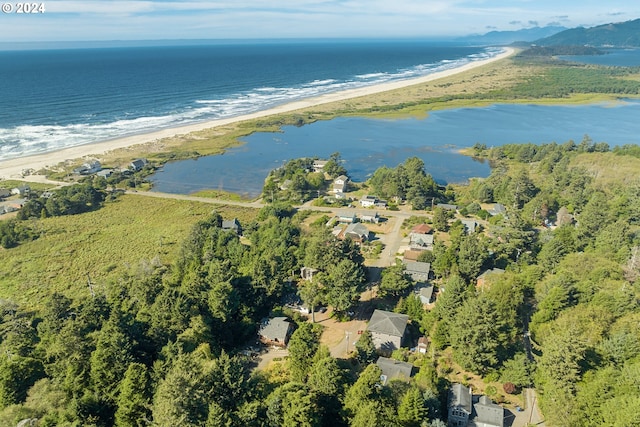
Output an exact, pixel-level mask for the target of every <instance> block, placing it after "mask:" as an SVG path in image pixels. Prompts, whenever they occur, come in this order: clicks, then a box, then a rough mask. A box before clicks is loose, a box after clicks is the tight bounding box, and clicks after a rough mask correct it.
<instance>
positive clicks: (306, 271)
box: [300, 267, 318, 281]
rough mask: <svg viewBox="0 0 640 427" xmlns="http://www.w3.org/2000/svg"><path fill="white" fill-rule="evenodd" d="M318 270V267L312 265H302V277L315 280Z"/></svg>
mask: <svg viewBox="0 0 640 427" xmlns="http://www.w3.org/2000/svg"><path fill="white" fill-rule="evenodd" d="M317 272H318V270H317V269H315V268H311V267H302V268H301V269H300V277H301V278H302V279H303V280H309V281H311V280H313V275H314V274H316V273H317Z"/></svg>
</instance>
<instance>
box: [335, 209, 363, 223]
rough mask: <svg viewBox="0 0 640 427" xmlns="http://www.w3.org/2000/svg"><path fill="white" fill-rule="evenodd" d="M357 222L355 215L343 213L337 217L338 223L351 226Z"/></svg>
mask: <svg viewBox="0 0 640 427" xmlns="http://www.w3.org/2000/svg"><path fill="white" fill-rule="evenodd" d="M357 220H358V218H357V217H356V214H355V213H353V212H352V213H343V214H340V215H338V222H339V223H342V224H351V223H354V222H356V221H357Z"/></svg>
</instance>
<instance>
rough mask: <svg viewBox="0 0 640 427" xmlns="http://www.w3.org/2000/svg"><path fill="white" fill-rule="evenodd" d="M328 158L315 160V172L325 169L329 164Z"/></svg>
mask: <svg viewBox="0 0 640 427" xmlns="http://www.w3.org/2000/svg"><path fill="white" fill-rule="evenodd" d="M327 162H328V160H319V159H317V160H314V161H313V171H314V172H322V171H323V170H324V167H325V165H326V164H327Z"/></svg>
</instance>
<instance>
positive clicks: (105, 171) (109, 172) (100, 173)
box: [96, 169, 113, 179]
mask: <svg viewBox="0 0 640 427" xmlns="http://www.w3.org/2000/svg"><path fill="white" fill-rule="evenodd" d="M112 174H113V169H102V170H99V171H98V172H96V176H99V177H101V178H105V179H106V178H109V177H110V176H111V175H112Z"/></svg>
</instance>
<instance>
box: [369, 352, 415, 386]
mask: <svg viewBox="0 0 640 427" xmlns="http://www.w3.org/2000/svg"><path fill="white" fill-rule="evenodd" d="M376 365H378V368H380V370H381V371H382V375H383V376H384V378H383V380H382V385H385V384H386V382H387V380H391V379H394V378H400V379H403V380H406V381H409V379H410V378H411V372H412V370H413V365H412V364H411V363H407V362H401V361H399V360H395V359H389V358H388V357H379V358H378V361H377V362H376Z"/></svg>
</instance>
